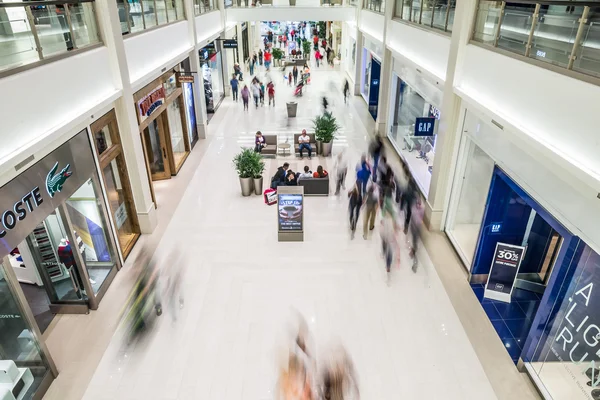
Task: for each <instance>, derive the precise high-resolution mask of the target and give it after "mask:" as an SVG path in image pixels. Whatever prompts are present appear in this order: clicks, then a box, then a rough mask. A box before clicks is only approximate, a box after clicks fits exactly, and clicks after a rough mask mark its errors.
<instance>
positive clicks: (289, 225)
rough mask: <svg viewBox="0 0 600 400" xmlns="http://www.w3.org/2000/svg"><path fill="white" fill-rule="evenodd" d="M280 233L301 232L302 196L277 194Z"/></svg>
mask: <svg viewBox="0 0 600 400" xmlns="http://www.w3.org/2000/svg"><path fill="white" fill-rule="evenodd" d="M277 197H278V199H277V204H278V205H277V207H278V210H277V211H278V214H279V218H278V220H279V231H280V232H301V231H302V217H303V215H302V213H303V211H304V210H303V203H304V195H302V194H289V193H279V194H278V195H277Z"/></svg>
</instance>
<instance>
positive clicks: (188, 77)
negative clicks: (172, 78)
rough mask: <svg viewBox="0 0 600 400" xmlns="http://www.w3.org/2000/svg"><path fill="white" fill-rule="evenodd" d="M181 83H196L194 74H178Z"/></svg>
mask: <svg viewBox="0 0 600 400" xmlns="http://www.w3.org/2000/svg"><path fill="white" fill-rule="evenodd" d="M177 80H178V81H179V83H194V75H192V74H191V73H183V72H182V73H180V74H178V75H177Z"/></svg>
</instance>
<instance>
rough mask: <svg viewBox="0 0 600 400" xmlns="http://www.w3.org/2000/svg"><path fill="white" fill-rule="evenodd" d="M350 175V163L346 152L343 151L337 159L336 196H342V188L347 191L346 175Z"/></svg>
mask: <svg viewBox="0 0 600 400" xmlns="http://www.w3.org/2000/svg"><path fill="white" fill-rule="evenodd" d="M347 173H348V161H347V160H346V154H345V151H341V152H340V153H339V154H338V155H337V157H336V159H335V175H336V176H335V194H336V196H337V195H339V194H340V188H341V189H344V190H346V174H347Z"/></svg>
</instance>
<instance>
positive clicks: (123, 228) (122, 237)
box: [102, 155, 137, 249]
mask: <svg viewBox="0 0 600 400" xmlns="http://www.w3.org/2000/svg"><path fill="white" fill-rule="evenodd" d="M119 170H125V162H124V160H123V156H122V155H119V156H117V158H115V159H114V160H112V161H111V162H110V164H108V165H107V166H106V167H105V168H104V170H103V171H102V175H103V176H104V185H105V187H106V195H107V197H108V204H109V206H110V211H111V213H112V216H113V219H114V222H115V225H116V228H117V234H118V236H119V243H120V244H121V249H125V248H127V246H128V245H129V243H130V242H131V241H132V240H134V239H135V237H136V236H137V233H136V231H135V229H134V222H133V221H132V219H131V217H130V216H131V210H129V201H128V200H127V197H126V193H125V187H124V186H123V183H122V182H121V174H120V172H119Z"/></svg>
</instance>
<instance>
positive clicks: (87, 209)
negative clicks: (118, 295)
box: [8, 178, 117, 333]
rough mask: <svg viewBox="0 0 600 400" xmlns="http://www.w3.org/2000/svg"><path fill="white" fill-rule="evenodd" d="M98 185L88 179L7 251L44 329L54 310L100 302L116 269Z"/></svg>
mask: <svg viewBox="0 0 600 400" xmlns="http://www.w3.org/2000/svg"><path fill="white" fill-rule="evenodd" d="M98 191H99V185H98V183H97V182H96V179H95V178H94V179H88V180H87V181H86V182H85V183H84V184H83V185H82V186H81V187H80V188H79V189H78V190H77V191H75V193H73V195H71V196H70V197H69V198H68V199H67V200H66V201H65V202H64V203H63V204H62V205H60V206H59V207H58V208H56V209H55V210H54V212H52V213H51V214H50V215H48V216H47V217H46V218H45V219H44V220H43V221H42V222H40V223H39V224H38V225H37V226H36V227H35V228H34V229H33V231H32V232H30V233H29V234H28V235H27V237H26V238H25V240H23V241H22V242H21V243H20V244H19V245H17V247H15V249H14V250H13V251H12V252H11V253H10V254H9V256H8V259H9V262H10V265H11V266H12V268H13V270H14V272H15V276H16V278H17V280H18V282H19V284H20V286H21V289H22V290H23V294H24V295H25V298H26V300H27V302H28V304H29V306H30V308H31V311H32V313H33V316H34V318H35V321H36V322H37V324H38V327H39V329H40V331H41V332H42V333H43V332H44V331H45V330H46V329H47V328H48V326H49V325H50V323H51V322H52V320H53V319H54V315H55V314H60V313H67V314H84V313H88V312H89V309H90V308H93V309H95V308H97V305H98V303H99V301H100V299H101V298H102V296H103V295H104V293H105V292H106V289H107V288H108V286H109V285H110V282H111V281H112V279H113V278H114V275H115V274H116V272H117V262H116V256H115V254H116V253H115V249H114V244H113V242H112V241H111V240H110V238H111V236H110V234H109V232H108V231H107V229H109V228H108V224H107V221H106V213H105V210H104V209H103V202H102V201H99V200H101V197H99V196H98Z"/></svg>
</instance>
